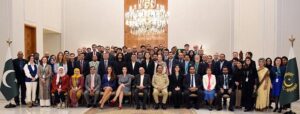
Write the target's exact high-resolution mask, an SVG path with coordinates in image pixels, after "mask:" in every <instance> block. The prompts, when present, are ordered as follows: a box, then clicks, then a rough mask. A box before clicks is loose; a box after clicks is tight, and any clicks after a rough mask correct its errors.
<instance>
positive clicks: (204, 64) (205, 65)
mask: <svg viewBox="0 0 300 114" xmlns="http://www.w3.org/2000/svg"><path fill="white" fill-rule="evenodd" d="M201 66H202V67H200V69H199V70H200V72H201V74H200V75H202V76H203V75H204V74H206V69H207V68H208V67H209V64H208V63H202V65H201ZM214 69H215V68H214V63H211V70H212V74H215V71H214Z"/></svg>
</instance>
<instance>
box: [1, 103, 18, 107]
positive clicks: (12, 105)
mask: <svg viewBox="0 0 300 114" xmlns="http://www.w3.org/2000/svg"><path fill="white" fill-rule="evenodd" d="M14 107H16V105H14V104H11V103H9V104H7V105H5V106H4V108H14Z"/></svg>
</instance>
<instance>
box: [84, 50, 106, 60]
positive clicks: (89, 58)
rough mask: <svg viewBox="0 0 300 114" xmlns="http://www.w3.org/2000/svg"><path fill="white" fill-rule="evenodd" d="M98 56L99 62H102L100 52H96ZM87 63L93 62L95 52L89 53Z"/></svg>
mask: <svg viewBox="0 0 300 114" xmlns="http://www.w3.org/2000/svg"><path fill="white" fill-rule="evenodd" d="M96 56H97V57H98V61H101V60H102V58H103V57H102V54H101V53H100V52H96ZM86 59H87V61H92V60H93V52H90V53H87V57H86Z"/></svg>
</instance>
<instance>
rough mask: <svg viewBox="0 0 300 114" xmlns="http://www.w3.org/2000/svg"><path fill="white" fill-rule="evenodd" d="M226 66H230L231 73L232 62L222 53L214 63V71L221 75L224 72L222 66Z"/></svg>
mask: <svg viewBox="0 0 300 114" xmlns="http://www.w3.org/2000/svg"><path fill="white" fill-rule="evenodd" d="M225 66H226V67H227V68H228V70H229V74H231V64H230V62H229V61H227V60H226V59H225V54H223V53H221V54H220V60H219V61H218V62H216V63H215V64H214V71H215V72H214V73H215V75H216V76H218V75H221V74H222V68H223V67H225Z"/></svg>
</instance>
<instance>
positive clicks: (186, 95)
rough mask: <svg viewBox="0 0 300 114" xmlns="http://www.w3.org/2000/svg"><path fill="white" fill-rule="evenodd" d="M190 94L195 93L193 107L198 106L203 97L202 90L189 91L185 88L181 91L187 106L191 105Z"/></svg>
mask: <svg viewBox="0 0 300 114" xmlns="http://www.w3.org/2000/svg"><path fill="white" fill-rule="evenodd" d="M191 94H196V95H197V97H196V100H194V103H193V104H194V105H195V107H199V106H200V102H201V100H202V99H203V91H201V90H198V91H194V92H191V91H190V90H185V91H184V92H183V96H184V102H185V104H186V106H187V107H192V105H193V104H192V103H191V99H190V95H191Z"/></svg>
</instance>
